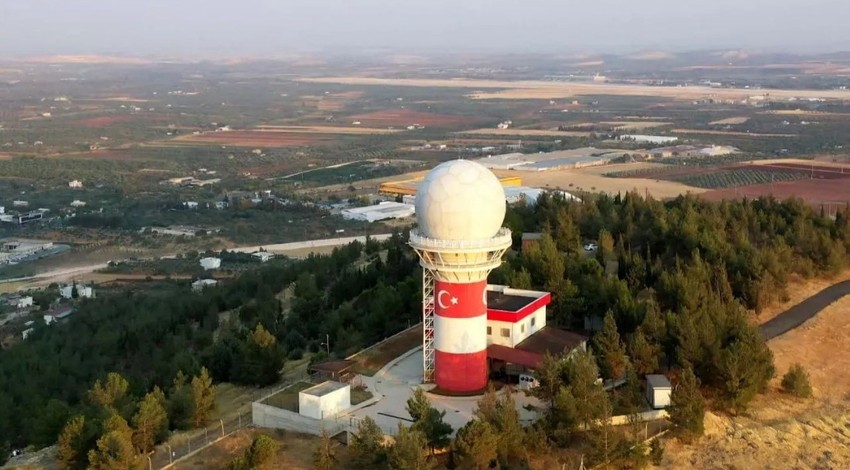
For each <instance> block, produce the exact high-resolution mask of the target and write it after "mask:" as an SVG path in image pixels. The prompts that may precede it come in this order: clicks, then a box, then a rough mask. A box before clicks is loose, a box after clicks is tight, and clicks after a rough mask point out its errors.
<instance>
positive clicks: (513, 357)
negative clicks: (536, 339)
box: [487, 344, 543, 369]
mask: <svg viewBox="0 0 850 470" xmlns="http://www.w3.org/2000/svg"><path fill="white" fill-rule="evenodd" d="M487 357H488V358H489V359H497V360H500V361H505V362H510V363H511V364H519V365H521V366H526V367H530V368H532V369H533V368H535V367H537V366H538V364H540V361H542V360H543V356H542V355H540V354H537V353H533V352H531V351H523V350H521V349H514V348H509V347H507V346H501V345H498V344H491V345H490V346H487Z"/></svg>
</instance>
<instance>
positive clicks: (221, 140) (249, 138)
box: [179, 131, 328, 147]
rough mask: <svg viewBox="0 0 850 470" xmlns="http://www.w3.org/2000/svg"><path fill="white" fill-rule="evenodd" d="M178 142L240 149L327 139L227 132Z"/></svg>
mask: <svg viewBox="0 0 850 470" xmlns="http://www.w3.org/2000/svg"><path fill="white" fill-rule="evenodd" d="M179 140H181V141H184V142H205V143H213V144H221V145H235V146H242V147H302V146H305V145H312V144H316V143H319V142H323V141H326V140H328V137H326V136H322V135H319V134H296V133H292V132H269V131H229V132H210V133H206V134H201V135H190V136H185V137H183V138H181V139H179Z"/></svg>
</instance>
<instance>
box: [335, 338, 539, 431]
mask: <svg viewBox="0 0 850 470" xmlns="http://www.w3.org/2000/svg"><path fill="white" fill-rule="evenodd" d="M354 383H362V384H363V385H365V386H366V388H368V389H369V391H371V392H372V393H374V394H375V395H376V396H380V397H381V398H380V399H379V400H378V401H377V402H375V403H374V404H372V405H369V406H366V407H364V408H361V409H358V410H356V411H353V412H351V413H347V414H344V415H342V416H343V417H344V416H350V417H353V418H356V419H362V418H365V417H366V416H371V417H372V419H374V420H375V422H376V423H377V424H378V426H380V427H381V429H382V430H383V431H384V432H385V433H387V434H393V435H394V434H395V433H396V431H397V429H398V424H399V423H401V424H403V425H405V426H410V425H411V424H412V422H411V419H410V415H409V414H408V413H407V409H406V405H407V399H408V398H410V397H412V396H413V393H414V391H415V390H416V388H418V387H420V386H422V348H416V349H413V350H411V351H408V352H407V353H405V354H404V355H402V356H401V358H400V359H398V360H396V361H395V362H394V363H390V364H388V365H387V366H386V367H384V368H383V369H381V370H380V371H378V373H376V374H375V375H374V376H373V377H367V376H363V375H358V376H357V378H356V379H355V380H354ZM426 390H427V388H426ZM428 398H429V399H430V400H431V404H432V405H433V406H434V408H437V409H438V410H440V411H445V412H446V416H445V418H444V420H445V421H446V423H448V424H450V425H451V426H452V428H454V430H455V431H457V430H458V429H460V428H461V427H463V426H464V425H465V424H466V423H467V422H469V420H471V419H472V417H473V413H474V412H475V409H476V408H478V400H480V399H481V397H480V396H478V397H446V396H438V395H431V394H429V396H428ZM513 398H514V400H515V401H516V405H517V411H519V416H520V420H521V421H522V422H523V423H524V424H528V423H531V422H532V421H533V420H534V419H536V417H537V416H536V415H537V414H536V412H534V411H529V410H528V409H526V408H525V406H526V405H532V406H534V407H541V406H542V403H541V402H540V401H539V400H538V399H536V398H534V397H527V396H526V395H525V393H524V392H522V391H518V392H517V393H515V394H514V395H513Z"/></svg>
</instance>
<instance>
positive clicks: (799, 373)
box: [782, 364, 812, 398]
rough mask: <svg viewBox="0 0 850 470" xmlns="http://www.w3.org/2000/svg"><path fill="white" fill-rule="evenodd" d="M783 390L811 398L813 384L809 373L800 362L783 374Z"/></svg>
mask: <svg viewBox="0 0 850 470" xmlns="http://www.w3.org/2000/svg"><path fill="white" fill-rule="evenodd" d="M782 390H784V391H785V392H786V393H790V394H792V395H795V396H798V397H800V398H811V396H812V385H811V383H809V374H808V373H807V372H806V369H804V368H803V366H801V365H800V364H794V365H792V366H791V368H789V369H788V372H786V373H785V375H783V376H782Z"/></svg>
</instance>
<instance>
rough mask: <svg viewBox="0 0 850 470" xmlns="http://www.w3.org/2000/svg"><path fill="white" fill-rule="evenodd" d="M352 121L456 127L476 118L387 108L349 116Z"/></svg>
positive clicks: (374, 123)
mask: <svg viewBox="0 0 850 470" xmlns="http://www.w3.org/2000/svg"><path fill="white" fill-rule="evenodd" d="M351 120H352V121H360V122H361V123H362V125H364V126H372V127H380V126H396V127H398V126H403V127H406V126H412V125H414V124H419V125H421V126H425V127H456V126H461V125H465V124H470V123H474V122H475V121H478V119H476V118H474V117H471V116H454V115H451V114H436V113H423V112H419V111H411V110H409V109H387V110H384V111H375V112H372V113H367V114H358V115H356V116H351Z"/></svg>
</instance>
